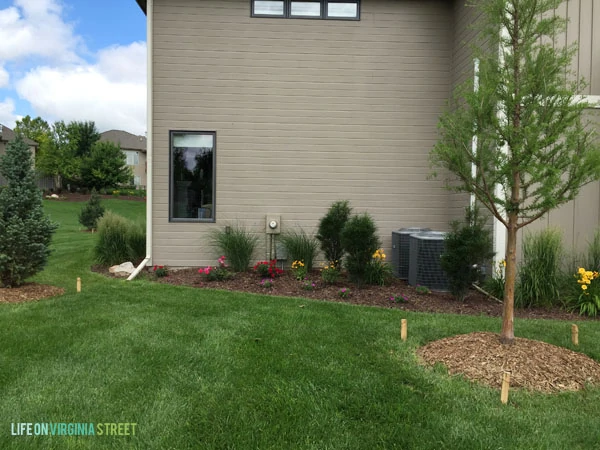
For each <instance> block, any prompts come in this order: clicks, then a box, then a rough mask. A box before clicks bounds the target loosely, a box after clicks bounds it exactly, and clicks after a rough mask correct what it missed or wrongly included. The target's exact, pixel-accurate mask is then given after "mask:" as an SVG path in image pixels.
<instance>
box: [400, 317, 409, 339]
mask: <svg viewBox="0 0 600 450" xmlns="http://www.w3.org/2000/svg"><path fill="white" fill-rule="evenodd" d="M407 335H408V330H407V324H406V319H402V320H401V321H400V339H402V340H403V341H406V337H407Z"/></svg>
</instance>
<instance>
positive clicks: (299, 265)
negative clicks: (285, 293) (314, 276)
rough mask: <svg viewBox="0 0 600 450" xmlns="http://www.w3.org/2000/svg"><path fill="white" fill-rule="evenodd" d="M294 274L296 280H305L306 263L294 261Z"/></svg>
mask: <svg viewBox="0 0 600 450" xmlns="http://www.w3.org/2000/svg"><path fill="white" fill-rule="evenodd" d="M292 272H294V275H295V277H296V280H300V281H302V280H304V279H305V278H306V272H307V270H306V266H305V265H304V261H294V262H293V263H292Z"/></svg>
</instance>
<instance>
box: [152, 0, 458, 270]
mask: <svg viewBox="0 0 600 450" xmlns="http://www.w3.org/2000/svg"><path fill="white" fill-rule="evenodd" d="M453 14H454V11H453V9H452V5H451V2H447V1H445V0H421V1H415V0H406V1H386V0H364V1H362V2H361V20H360V21H332V20H299V19H296V20H294V19H263V18H251V17H250V3H249V1H247V0H228V1H216V0H210V1H209V0H207V1H203V0H176V1H167V0H156V1H155V7H154V33H155V36H154V52H153V59H154V66H153V70H154V86H153V88H154V89H153V107H154V123H153V127H154V133H153V138H154V139H153V142H154V154H153V157H154V179H153V181H154V200H153V208H154V210H153V214H154V248H153V256H154V261H155V263H157V264H167V265H174V266H196V265H208V264H215V262H216V258H217V257H218V256H219V255H218V254H217V250H216V249H215V248H213V247H212V245H211V243H210V239H209V234H210V232H211V230H214V229H220V228H222V227H223V226H225V225H229V224H236V223H237V224H240V225H242V226H245V227H246V228H248V229H249V230H252V231H253V232H255V233H256V234H257V235H258V236H259V250H258V251H257V254H256V255H255V259H262V258H264V257H265V251H266V245H267V238H266V235H265V233H264V230H265V216H266V215H267V214H277V215H280V216H281V219H282V230H284V231H285V230H290V229H298V228H303V229H305V230H307V231H309V232H311V231H313V230H314V228H315V226H316V224H317V223H318V220H319V219H320V218H321V217H322V216H323V215H324V214H325V213H326V211H327V208H328V207H329V205H330V204H331V203H332V202H334V201H336V200H341V199H348V200H350V201H351V205H352V206H353V207H354V209H355V211H356V212H364V211H367V212H369V213H370V214H371V215H372V216H373V217H374V219H375V220H376V223H377V226H378V228H379V233H380V236H381V239H382V241H383V244H384V248H385V249H386V250H388V252H389V250H390V247H391V232H392V230H395V229H398V228H400V227H409V226H429V227H431V228H434V229H442V230H445V229H447V228H448V222H449V221H450V220H452V219H455V218H457V217H460V216H461V215H462V207H463V206H464V197H462V200H460V201H454V200H453V199H454V198H456V197H454V196H453V194H451V193H449V192H448V191H446V190H445V189H444V187H443V185H442V183H441V182H440V181H434V180H430V179H428V176H429V173H430V169H429V164H428V157H429V151H430V149H431V148H432V146H433V145H434V144H435V142H436V138H437V135H436V125H437V121H438V117H439V113H440V112H441V111H442V109H443V107H444V104H445V101H446V99H447V97H448V93H449V92H450V89H451V84H452V79H453V77H454V75H453V28H452V26H453V25H452V23H453ZM169 130H198V131H216V133H217V140H216V142H217V149H216V161H217V167H216V179H217V188H216V213H217V221H216V223H215V224H210V223H169V221H168V207H169V200H168V189H169V185H168V180H169V174H168V170H169V169H168V167H169V142H168V139H169Z"/></svg>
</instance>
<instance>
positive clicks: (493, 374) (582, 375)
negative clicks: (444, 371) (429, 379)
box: [417, 333, 600, 393]
mask: <svg viewBox="0 0 600 450" xmlns="http://www.w3.org/2000/svg"><path fill="white" fill-rule="evenodd" d="M417 355H418V356H419V357H421V358H422V359H423V361H424V362H425V363H427V364H430V365H434V364H436V363H442V364H444V365H445V366H446V367H447V368H448V372H449V373H450V374H452V375H456V374H460V375H463V376H464V377H465V378H467V379H469V380H474V381H478V382H480V383H484V384H486V385H488V386H492V387H495V388H500V387H501V385H502V374H503V372H504V371H510V372H511V377H510V386H511V388H524V389H528V390H532V391H533V390H535V391H542V392H546V393H553V392H560V391H577V390H580V389H584V388H585V387H586V386H587V385H589V384H598V383H599V382H600V364H598V362H596V361H594V360H593V359H592V358H590V357H588V356H586V355H583V354H581V353H577V352H574V351H571V350H568V349H566V348H563V347H557V346H555V345H551V344H546V343H545V342H540V341H532V340H530V339H523V338H515V342H514V344H513V345H510V346H508V345H502V344H501V343H500V341H499V340H498V335H496V334H494V333H470V334H462V335H458V336H452V337H449V338H445V339H440V340H439V341H434V342H430V343H429V344H427V345H425V346H423V347H421V348H420V349H419V350H418V351H417Z"/></svg>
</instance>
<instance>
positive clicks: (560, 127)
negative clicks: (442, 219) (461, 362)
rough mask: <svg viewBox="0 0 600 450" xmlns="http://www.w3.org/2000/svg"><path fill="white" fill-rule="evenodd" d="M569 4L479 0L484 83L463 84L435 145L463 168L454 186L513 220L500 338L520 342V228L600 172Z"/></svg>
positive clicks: (454, 168) (446, 161)
mask: <svg viewBox="0 0 600 450" xmlns="http://www.w3.org/2000/svg"><path fill="white" fill-rule="evenodd" d="M560 3H561V0H481V1H479V2H477V3H476V5H478V7H479V8H481V12H482V16H481V24H482V28H481V30H482V33H483V34H482V36H485V37H486V38H487V41H486V44H485V46H482V47H480V48H476V49H474V54H475V56H476V57H477V58H479V61H480V63H479V83H478V86H477V89H474V84H473V81H469V82H467V83H465V84H463V85H462V86H460V87H459V88H458V89H457V91H456V92H455V96H454V99H453V102H452V105H451V109H450V110H449V111H448V112H446V113H445V114H443V115H442V117H441V118H440V122H439V127H440V131H441V138H440V140H439V142H438V143H437V144H436V146H435V148H434V149H433V150H432V154H431V160H432V165H433V166H434V167H438V168H444V169H448V170H449V171H450V173H451V175H453V176H451V178H452V179H449V180H448V182H449V187H451V188H454V189H456V190H457V191H462V192H468V193H471V194H474V195H475V196H476V198H477V199H478V200H479V202H481V204H483V205H484V206H485V207H486V208H487V209H489V210H490V211H491V213H492V214H493V215H494V216H495V217H496V218H497V219H498V220H499V221H500V222H501V223H502V224H503V225H504V226H505V227H506V229H507V245H506V284H505V291H504V310H503V318H502V331H501V336H500V339H501V341H502V342H503V343H508V344H510V343H512V342H513V341H514V324H513V318H514V293H515V292H514V287H515V279H516V274H517V231H518V230H519V229H521V228H522V227H525V226H526V225H528V224H530V223H531V222H533V221H535V220H536V219H539V218H540V217H541V216H542V215H544V214H545V213H547V212H548V211H550V210H551V209H554V208H556V207H558V206H559V205H561V204H564V203H566V202H568V201H570V200H572V199H574V198H575V197H576V196H577V194H578V193H579V190H580V188H581V187H582V186H584V185H585V184H587V183H590V182H592V181H595V180H598V179H599V178H600V149H599V148H598V146H597V145H595V144H594V143H593V140H592V132H591V131H590V130H589V129H587V128H586V127H585V124H584V121H583V110H584V109H585V107H586V106H587V105H586V104H585V103H583V102H579V101H577V98H576V93H577V92H578V89H579V88H581V86H582V85H583V80H577V79H575V76H574V75H573V74H572V72H571V71H570V64H571V60H572V58H573V56H574V54H575V52H576V48H575V46H571V47H567V48H561V47H559V46H557V45H556V43H557V39H556V37H557V35H558V34H559V33H561V32H563V31H564V30H565V24H566V21H565V20H564V19H562V18H560V17H558V16H555V15H554V9H555V8H557V7H558V6H559V4H560ZM490 49H491V50H490ZM496 49H500V53H499V54H498V51H497V50H496ZM473 136H476V137H477V139H476V142H477V144H476V146H475V149H473V146H472V145H471V141H472V137H473ZM472 166H475V167H476V170H475V171H474V173H473V172H472ZM497 186H498V187H499V189H497V188H496V187H497Z"/></svg>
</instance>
